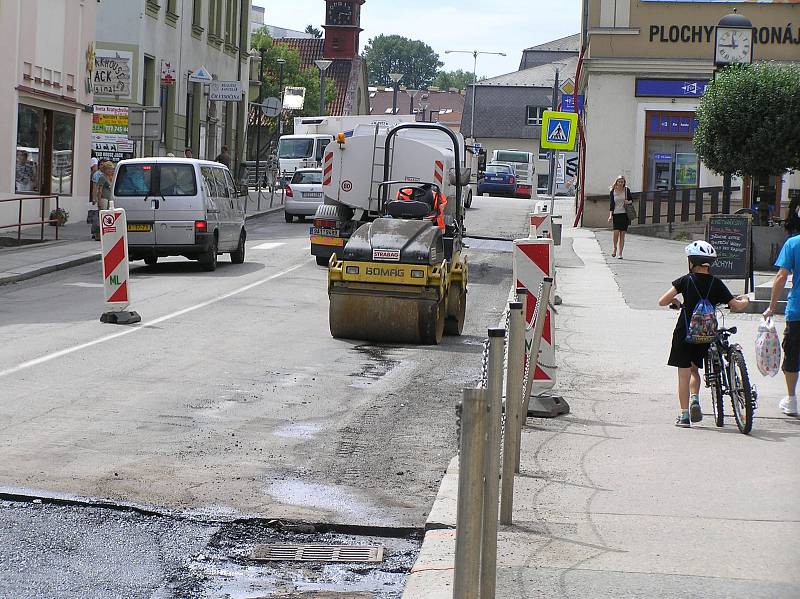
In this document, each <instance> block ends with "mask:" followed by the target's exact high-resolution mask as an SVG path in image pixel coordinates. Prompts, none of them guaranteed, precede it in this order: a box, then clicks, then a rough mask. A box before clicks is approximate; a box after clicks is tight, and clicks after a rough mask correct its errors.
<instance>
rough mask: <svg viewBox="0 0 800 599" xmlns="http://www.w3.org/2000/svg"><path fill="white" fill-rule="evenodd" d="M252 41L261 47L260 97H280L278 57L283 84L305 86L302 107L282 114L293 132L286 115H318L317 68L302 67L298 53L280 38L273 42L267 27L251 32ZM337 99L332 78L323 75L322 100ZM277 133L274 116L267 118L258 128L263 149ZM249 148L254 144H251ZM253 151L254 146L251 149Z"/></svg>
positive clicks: (286, 129) (252, 138)
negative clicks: (280, 61)
mask: <svg viewBox="0 0 800 599" xmlns="http://www.w3.org/2000/svg"><path fill="white" fill-rule="evenodd" d="M251 45H252V47H253V48H255V49H256V50H263V57H264V81H263V83H262V86H263V87H262V92H261V97H262V98H269V97H274V98H280V95H281V90H280V67H279V65H278V59H279V58H282V59H284V60H285V61H286V63H285V64H284V65H283V86H284V87H304V88H306V100H305V104H304V106H303V110H294V111H291V114H290V115H284V119H285V120H284V127H283V132H284V134H289V133H292V131H293V130H294V122H293V121H292V119H291V118H289V116H292V117H295V116H317V113H318V112H319V70H318V69H317V67H315V66H311V67H303V64H302V61H301V60H300V54H299V53H298V52H297V50H295V49H293V48H290V47H289V46H287V45H285V44H281V43H280V42H275V41H274V40H273V39H272V38H271V37H270V36H269V34H268V33H267V30H266V28H262V29H259V30H257V31H255V32H253V36H252V42H251ZM335 99H336V86H335V85H334V83H333V81H331V79H329V78H326V79H325V103H326V104H330V103H331V102H333V100H335ZM276 134H277V122H276V119H268V123H267V124H266V125H265V126H264V129H262V132H261V149H262V152H263V151H264V149H265V148H267V147H268V146H269V144H270V143H271V142H273V141H275V136H276ZM255 137H256V136H255V131H254V132H253V133H252V134H251V135H250V136H249V139H250V142H249V143H250V144H255ZM251 147H252V148H254V147H255V146H254V145H252V146H251ZM253 151H254V150H253Z"/></svg>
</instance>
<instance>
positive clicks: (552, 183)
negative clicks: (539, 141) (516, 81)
mask: <svg viewBox="0 0 800 599" xmlns="http://www.w3.org/2000/svg"><path fill="white" fill-rule="evenodd" d="M558 77H559V71H558V69H557V68H556V77H555V79H554V80H553V100H552V104H551V107H550V109H551V110H558ZM556 160H557V156H556V151H555V150H550V176H549V177H548V183H547V192H548V194H549V195H550V214H551V215H552V214H553V207H554V206H553V205H554V204H555V192H556Z"/></svg>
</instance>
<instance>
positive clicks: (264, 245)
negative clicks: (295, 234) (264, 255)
mask: <svg viewBox="0 0 800 599" xmlns="http://www.w3.org/2000/svg"><path fill="white" fill-rule="evenodd" d="M282 245H286V244H285V243H278V242H274V241H269V242H267V243H262V244H261V245H254V246H253V247H251V248H250V249H251V250H271V249H274V248H276V247H280V246H282Z"/></svg>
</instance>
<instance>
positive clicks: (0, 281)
mask: <svg viewBox="0 0 800 599" xmlns="http://www.w3.org/2000/svg"><path fill="white" fill-rule="evenodd" d="M281 210H283V204H281V205H280V206H273V207H272V208H268V209H266V210H262V211H261V212H255V213H253V214H248V215H247V216H245V221H249V220H252V219H254V218H260V217H262V216H266V215H268V214H272V213H274V212H280V211H281ZM99 260H100V253H99V252H98V253H97V254H94V255H92V256H80V257H78V258H70V259H67V260H64V261H63V262H59V263H58V264H50V265H48V266H43V267H41V268H35V269H33V270H29V271H28V272H23V273H17V274H13V275H9V276H0V286H3V285H11V284H13V283H19V282H21V281H27V280H28V279H35V278H36V277H40V276H42V275H47V274H50V273H52V272H56V271H58V270H66V269H68V268H72V267H74V266H82V265H83V264H88V263H89V262H97V261H99Z"/></svg>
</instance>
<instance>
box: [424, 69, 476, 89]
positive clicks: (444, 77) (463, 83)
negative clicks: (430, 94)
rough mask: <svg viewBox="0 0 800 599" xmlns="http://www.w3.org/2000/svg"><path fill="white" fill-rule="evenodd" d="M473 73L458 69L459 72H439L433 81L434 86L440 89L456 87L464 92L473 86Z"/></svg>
mask: <svg viewBox="0 0 800 599" xmlns="http://www.w3.org/2000/svg"><path fill="white" fill-rule="evenodd" d="M472 81H473V78H472V73H470V72H469V71H464V70H463V69H458V70H457V71H439V72H438V73H436V77H435V78H434V80H433V85H434V86H435V87H438V88H439V89H450V88H451V87H454V88H456V89H459V90H462V89H466V88H467V87H469V86H470V85H472Z"/></svg>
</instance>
